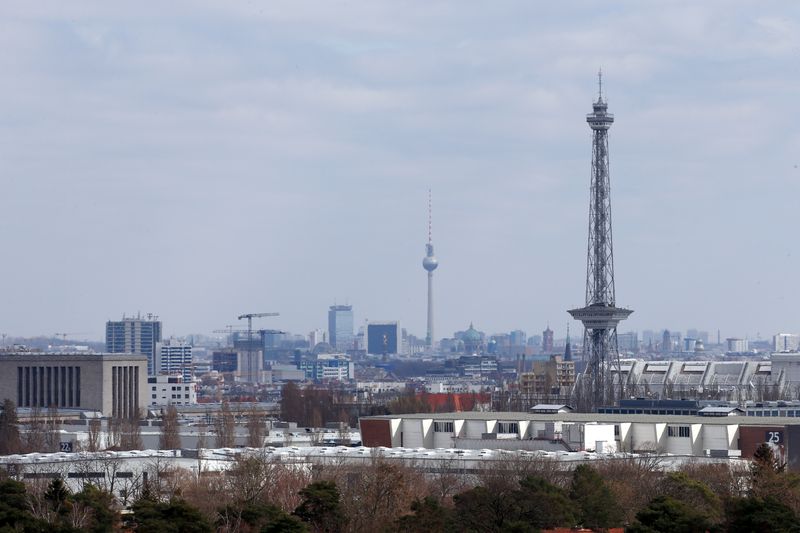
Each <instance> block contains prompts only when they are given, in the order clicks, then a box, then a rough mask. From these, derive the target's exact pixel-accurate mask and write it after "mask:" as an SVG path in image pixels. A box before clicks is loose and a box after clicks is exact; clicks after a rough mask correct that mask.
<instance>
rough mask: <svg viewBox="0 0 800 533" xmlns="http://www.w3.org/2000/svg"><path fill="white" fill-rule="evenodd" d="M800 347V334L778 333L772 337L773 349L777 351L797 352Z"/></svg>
mask: <svg viewBox="0 0 800 533" xmlns="http://www.w3.org/2000/svg"><path fill="white" fill-rule="evenodd" d="M798 348H800V335H795V334H793V333H778V334H777V335H774V336H773V337H772V350H773V351H776V352H796V351H798Z"/></svg>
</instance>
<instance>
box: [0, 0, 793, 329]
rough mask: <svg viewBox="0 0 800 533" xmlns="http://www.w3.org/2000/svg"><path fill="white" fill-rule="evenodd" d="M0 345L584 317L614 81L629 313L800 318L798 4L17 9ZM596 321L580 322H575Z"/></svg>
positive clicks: (623, 291)
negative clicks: (243, 319) (431, 247)
mask: <svg viewBox="0 0 800 533" xmlns="http://www.w3.org/2000/svg"><path fill="white" fill-rule="evenodd" d="M2 15H3V16H2V17H0V39H2V47H1V48H0V49H2V51H0V66H1V67H2V69H3V73H4V76H3V78H4V83H3V84H2V85H0V102H2V103H0V109H1V111H0V117H2V118H0V139H1V141H2V142H0V158H2V160H3V162H4V164H3V169H2V178H0V182H1V183H2V184H3V193H4V194H3V198H4V206H3V209H2V210H0V227H2V228H3V237H4V248H5V250H6V260H5V261H3V263H2V266H0V279H2V292H1V294H2V299H3V305H2V306H1V307H0V323H2V324H3V326H2V327H3V331H4V332H8V333H10V334H15V335H37V334H52V333H53V332H55V331H76V332H77V331H80V332H86V336H88V337H92V338H97V339H100V338H101V337H102V335H103V327H104V325H105V322H106V320H108V319H118V318H119V317H120V315H121V314H122V313H123V312H124V313H128V314H131V313H135V312H136V311H141V312H143V313H144V312H154V313H157V314H158V315H159V316H160V317H161V319H162V320H163V321H164V324H165V330H166V332H167V333H173V334H188V333H194V332H200V333H202V332H210V331H211V330H213V329H217V328H221V327H223V326H224V325H225V324H231V323H233V322H234V321H235V318H236V316H237V315H239V314H241V313H245V312H257V311H269V310H274V311H280V313H281V316H280V318H278V319H276V320H275V321H274V322H270V326H275V327H280V328H282V329H285V330H288V331H293V332H297V333H304V332H307V331H308V330H310V329H313V328H324V327H325V325H326V311H327V308H328V306H330V305H332V304H333V303H334V302H338V303H344V302H348V303H350V304H352V305H353V306H354V313H355V318H356V323H357V324H359V323H361V322H363V320H364V319H372V320H397V319H399V320H400V321H401V323H402V325H403V326H404V327H406V328H408V329H409V331H410V332H411V333H414V334H415V335H418V336H424V332H425V318H426V317H425V310H426V301H425V297H426V288H425V283H426V281H425V273H424V271H423V269H422V267H421V260H422V257H423V255H424V253H425V248H424V245H425V243H426V241H427V195H428V189H431V190H432V196H433V242H434V243H435V245H436V254H437V256H438V258H439V260H440V266H439V268H438V270H437V271H436V323H437V335H438V336H440V337H441V336H449V335H452V332H453V331H455V330H460V329H464V328H466V326H468V325H469V323H470V322H474V323H475V325H476V327H479V328H480V329H481V330H484V331H486V332H489V333H491V332H494V331H508V330H510V329H512V328H520V329H525V330H528V331H529V332H534V331H540V330H541V329H543V328H544V327H545V325H546V324H548V323H549V324H550V325H551V327H553V328H554V329H557V330H558V333H559V334H563V329H564V325H565V323H566V322H567V320H568V318H569V316H568V315H567V313H566V309H568V308H573V307H578V306H580V305H582V304H583V299H584V282H585V281H584V280H585V276H586V234H587V224H588V220H587V203H588V183H589V172H590V155H591V131H590V130H589V128H588V127H587V125H586V122H585V115H586V113H589V112H590V111H591V102H592V101H593V100H594V99H595V98H596V96H597V86H596V82H597V80H596V76H595V74H596V72H597V70H598V68H600V67H602V69H603V72H604V95H605V97H606V98H607V100H608V103H609V111H610V112H611V113H614V114H615V116H616V121H615V123H614V127H613V128H612V129H611V131H610V134H609V139H610V140H609V144H610V152H611V176H612V179H611V182H612V191H613V193H612V196H613V217H614V241H615V252H616V253H615V255H616V257H615V267H616V279H617V286H616V289H617V302H618V303H619V304H620V305H621V306H627V307H630V308H633V309H635V310H636V312H635V313H634V314H633V315H632V316H631V318H630V319H629V320H627V321H626V323H625V325H624V326H623V329H624V330H628V329H634V330H636V329H639V330H640V329H646V328H662V327H671V328H676V329H686V328H689V327H698V328H701V329H706V330H709V331H714V332H716V330H717V329H718V328H719V329H721V331H722V336H723V337H725V336H729V335H735V336H746V335H748V336H750V337H751V338H755V336H756V335H757V334H759V333H760V334H761V336H762V337H763V338H768V337H769V336H770V335H772V334H774V333H777V332H779V331H792V332H795V331H797V329H798V326H797V323H796V322H795V318H794V317H795V315H796V313H795V307H796V305H795V302H796V296H797V294H800V282H799V281H798V277H797V275H796V272H797V271H798V268H800V257H798V253H797V250H796V249H795V248H796V246H795V238H794V237H795V233H796V231H795V226H796V224H797V222H796V220H795V219H796V216H795V211H796V198H797V197H798V193H800V169H798V165H800V156H799V155H798V149H799V148H800V135H798V133H797V129H796V127H795V123H794V120H795V117H794V115H795V114H796V113H795V110H796V107H797V106H796V95H797V93H798V89H799V88H800V68H799V67H800V65H798V61H800V37H799V36H800V28H798V27H797V26H798V25H797V22H796V21H797V20H798V8H797V7H796V6H795V5H793V4H787V3H785V2H781V3H778V2H760V3H757V4H755V3H744V2H734V3H731V2H724V3H723V2H708V3H704V4H703V5H702V6H698V5H696V4H695V3H693V2H675V3H670V4H669V5H668V7H665V5H664V4H661V5H659V6H654V5H650V4H648V5H644V4H643V3H640V2H622V3H616V4H615V7H609V6H607V5H602V4H596V3H590V2H580V3H574V4H571V7H563V6H559V7H553V6H548V5H546V4H541V3H530V2H504V3H502V4H500V5H488V4H486V5H480V4H476V5H473V6H470V9H464V8H463V3H461V2H455V1H442V2H437V3H435V4H433V5H428V4H416V3H397V2H369V3H365V4H362V5H356V4H344V3H342V4H339V3H335V4H333V3H331V4H328V3H313V4H307V3H297V2H291V3H290V2H285V3H263V4H259V3H252V2H225V3H224V4H218V5H215V4H213V3H196V2H191V3H189V2H176V3H173V4H171V5H168V6H158V8H157V9H156V8H154V7H153V6H150V5H146V4H137V3H130V4H128V5H127V6H126V7H124V6H121V5H114V6H113V7H112V6H104V5H96V4H89V3H82V4H73V3H70V4H69V5H68V6H67V5H66V4H64V3H60V2H40V3H37V4H36V5H35V6H32V5H30V4H29V3H25V2H7V3H5V4H4V6H3V8H2ZM572 327H573V328H574V331H575V332H576V334H578V333H577V332H578V331H579V324H578V323H575V322H573V323H572Z"/></svg>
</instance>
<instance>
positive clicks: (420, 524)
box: [397, 496, 453, 533]
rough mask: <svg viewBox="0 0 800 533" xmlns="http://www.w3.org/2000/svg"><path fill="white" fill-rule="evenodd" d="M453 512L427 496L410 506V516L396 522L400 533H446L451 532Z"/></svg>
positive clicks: (402, 517)
mask: <svg viewBox="0 0 800 533" xmlns="http://www.w3.org/2000/svg"><path fill="white" fill-rule="evenodd" d="M452 515H453V512H452V510H451V509H450V508H448V507H444V506H443V505H442V504H441V503H439V500H437V499H436V498H431V497H430V496H428V497H427V498H425V499H424V500H416V501H414V503H412V504H411V514H407V515H405V516H401V517H400V518H399V519H398V520H397V529H398V531H400V532H401V533H446V532H448V531H451V530H452V529H451V525H452V520H453V517H452Z"/></svg>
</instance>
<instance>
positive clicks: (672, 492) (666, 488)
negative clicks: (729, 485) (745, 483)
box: [661, 472, 723, 524]
mask: <svg viewBox="0 0 800 533" xmlns="http://www.w3.org/2000/svg"><path fill="white" fill-rule="evenodd" d="M661 488H662V492H663V494H664V495H665V496H669V497H671V498H673V499H675V500H679V501H681V502H683V503H685V504H687V505H688V506H689V507H691V508H692V509H694V510H695V511H696V512H698V513H700V514H702V515H703V516H705V518H706V520H707V521H708V522H710V523H714V524H716V523H719V522H720V521H721V520H722V515H723V509H722V501H721V500H720V498H719V496H717V495H716V494H714V492H713V491H712V490H711V489H710V488H708V485H706V484H705V483H702V482H700V481H698V480H696V479H692V478H691V477H689V476H688V475H686V474H685V473H683V472H671V473H669V474H667V475H666V477H665V478H664V481H663V482H662V486H661Z"/></svg>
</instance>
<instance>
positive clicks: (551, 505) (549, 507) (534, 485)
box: [516, 476, 576, 529]
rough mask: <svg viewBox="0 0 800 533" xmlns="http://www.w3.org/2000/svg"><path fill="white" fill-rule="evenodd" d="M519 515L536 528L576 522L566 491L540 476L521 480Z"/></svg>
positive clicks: (517, 497)
mask: <svg viewBox="0 0 800 533" xmlns="http://www.w3.org/2000/svg"><path fill="white" fill-rule="evenodd" d="M516 500H517V506H518V509H519V511H518V512H519V517H520V519H522V520H523V521H524V522H526V523H528V524H531V525H532V526H534V527H536V528H541V529H545V528H554V527H558V526H564V525H567V526H571V525H573V524H575V520H576V519H575V513H574V507H573V505H572V502H571V501H570V499H569V497H568V496H567V493H566V491H564V490H563V489H561V488H559V487H556V486H555V485H553V484H552V483H548V482H547V481H545V480H544V479H542V478H540V477H534V476H528V477H526V478H525V479H523V480H522V481H520V489H519V491H518V492H517V494H516Z"/></svg>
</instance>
